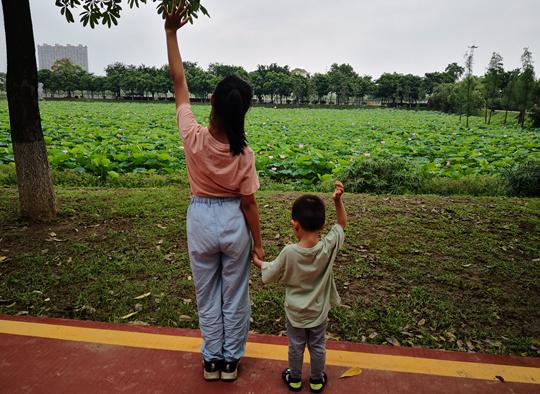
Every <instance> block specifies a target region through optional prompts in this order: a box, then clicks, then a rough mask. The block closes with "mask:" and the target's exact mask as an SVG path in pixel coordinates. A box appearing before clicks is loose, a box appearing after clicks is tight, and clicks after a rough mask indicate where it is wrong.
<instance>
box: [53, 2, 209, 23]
mask: <svg viewBox="0 0 540 394" xmlns="http://www.w3.org/2000/svg"><path fill="white" fill-rule="evenodd" d="M149 1H150V2H152V3H158V4H157V12H158V14H159V15H161V16H162V17H164V14H165V10H167V9H171V7H172V6H173V0H124V1H123V0H56V2H55V4H56V6H57V7H59V8H60V13H61V14H62V15H64V16H65V17H66V20H67V21H68V22H70V23H73V22H75V18H74V16H73V13H74V12H75V13H76V12H79V16H80V21H81V22H82V24H83V26H87V25H88V24H90V27H91V28H92V29H93V28H94V27H95V26H96V25H99V23H100V22H101V23H102V24H103V25H107V26H108V27H111V26H112V25H113V24H114V25H118V19H120V13H121V12H122V9H123V8H122V3H124V4H125V3H126V2H127V4H128V6H129V8H134V7H137V8H139V4H147V3H148V2H149ZM177 2H178V3H180V5H182V4H185V5H187V7H188V12H187V15H188V18H189V22H190V23H193V19H196V18H198V17H199V13H202V14H203V15H206V16H208V17H210V14H209V13H208V11H207V9H206V8H205V7H204V6H203V5H202V4H201V2H200V0H178V1H177Z"/></svg>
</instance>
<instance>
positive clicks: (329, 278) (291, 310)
mask: <svg viewBox="0 0 540 394" xmlns="http://www.w3.org/2000/svg"><path fill="white" fill-rule="evenodd" d="M343 192H344V188H343V184H342V183H341V182H339V181H337V182H336V190H335V192H334V195H333V199H334V204H335V206H336V217H337V220H336V221H337V224H335V225H334V226H333V227H332V229H331V230H330V232H329V233H328V234H327V235H326V236H325V237H324V238H322V239H321V238H320V236H319V232H320V231H321V230H322V228H323V227H324V222H325V207H324V203H323V201H322V200H321V199H320V198H319V197H317V196H314V195H309V194H306V195H303V196H301V197H299V198H298V199H297V200H296V201H295V202H294V204H293V207H292V220H291V224H292V227H293V229H294V233H295V235H296V237H297V238H298V243H297V244H290V245H287V246H285V247H284V248H283V250H282V251H281V253H280V254H279V256H278V257H277V258H276V259H275V260H274V261H271V262H264V261H262V260H260V259H259V258H257V257H256V256H254V257H253V261H254V263H255V265H257V266H258V267H259V268H262V280H263V282H264V283H270V282H279V283H282V284H284V285H285V314H286V316H287V336H288V337H289V368H286V369H285V370H284V371H283V373H282V377H283V381H284V382H285V384H286V385H287V386H288V387H289V389H290V390H292V391H300V389H301V388H302V363H303V359H304V348H305V346H306V344H307V346H308V349H309V354H310V357H311V376H310V379H309V385H310V389H311V391H312V392H315V393H320V392H321V391H322V390H323V389H324V387H325V386H326V382H327V380H328V378H327V376H326V373H325V372H324V365H325V355H326V346H325V334H326V326H327V323H328V311H329V310H330V307H332V306H336V305H339V303H340V298H339V295H338V293H337V289H336V284H335V283H334V275H333V273H332V268H333V265H334V260H335V259H336V255H337V252H338V249H339V248H340V247H341V246H342V245H343V239H344V237H345V235H344V233H343V229H344V228H345V225H346V224H347V214H346V212H345V206H344V205H343V201H342V200H341V196H342V194H343Z"/></svg>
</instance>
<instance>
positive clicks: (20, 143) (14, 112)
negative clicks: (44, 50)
mask: <svg viewBox="0 0 540 394" xmlns="http://www.w3.org/2000/svg"><path fill="white" fill-rule="evenodd" d="M2 7H3V10H4V26H5V29H6V49H7V97H8V107H9V121H10V126H11V141H12V143H13V153H14V156H15V168H16V172H17V185H18V189H19V202H20V206H21V213H22V215H23V216H27V217H29V218H31V219H34V220H39V219H50V218H53V217H54V216H56V201H55V197H54V192H53V186H52V179H51V170H50V167H49V161H48V160H47V150H46V148H45V142H44V140H43V131H42V129H41V118H40V115H39V106H38V92H37V66H36V54H35V45H34V33H33V31H32V17H31V14H30V4H29V0H2Z"/></svg>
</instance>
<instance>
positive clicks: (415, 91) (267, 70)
mask: <svg viewBox="0 0 540 394" xmlns="http://www.w3.org/2000/svg"><path fill="white" fill-rule="evenodd" d="M473 49H474V48H473ZM473 49H471V50H470V52H468V53H467V55H466V61H465V64H464V66H461V65H459V64H457V63H451V64H449V65H448V66H447V67H446V69H445V70H444V71H436V72H431V73H426V74H425V75H424V76H418V75H412V74H399V73H384V74H382V75H381V76H380V77H379V78H378V79H376V80H374V79H373V78H372V77H371V76H369V75H359V74H358V73H357V72H356V71H355V70H354V69H353V67H352V66H351V65H349V64H333V65H332V66H331V67H330V70H329V71H328V72H326V73H315V74H309V73H308V72H307V71H306V70H303V69H298V68H297V69H292V70H291V69H290V68H289V66H280V65H277V64H275V63H274V64H270V65H259V66H257V69H256V70H254V71H251V72H248V71H246V70H245V69H244V68H242V67H240V66H233V65H226V64H219V63H213V64H210V65H209V67H208V68H207V69H203V68H202V67H200V66H198V65H197V63H193V62H185V63H184V66H185V70H186V75H187V79H188V84H189V89H190V93H191V94H192V96H193V98H195V99H198V100H200V101H206V100H208V98H209V95H210V94H211V92H212V91H213V89H214V86H215V85H216V83H217V82H218V81H219V80H220V79H221V78H223V77H224V76H226V75H228V74H231V73H237V74H239V75H240V76H242V77H243V78H245V79H247V80H248V81H249V82H250V83H251V85H252V86H253V90H254V94H255V97H256V100H257V102H259V103H272V104H332V105H333V104H337V105H365V104H368V103H369V102H370V101H372V100H373V101H375V104H379V103H380V104H382V105H386V106H391V107H415V106H418V105H419V104H420V103H421V104H422V105H424V106H427V107H429V108H432V109H434V110H439V111H443V112H449V113H457V114H460V115H461V114H462V115H464V116H466V117H467V119H468V116H470V115H475V114H476V115H478V114H480V112H481V111H483V113H484V117H485V121H486V123H489V122H490V121H491V114H492V113H493V111H495V110H504V111H506V113H507V116H508V112H509V111H515V112H517V113H518V115H517V116H518V120H519V122H520V124H522V125H524V123H525V120H526V118H527V115H531V117H532V119H533V121H532V124H533V125H534V126H535V127H540V110H539V107H540V81H539V80H536V77H535V73H534V68H533V61H532V55H531V53H530V51H529V50H528V49H527V48H525V50H524V52H523V55H522V57H521V63H522V66H521V67H520V68H518V69H515V70H505V69H504V65H503V59H502V57H501V56H500V55H499V54H497V53H493V55H492V57H491V60H490V62H489V64H488V66H487V67H486V71H485V73H484V75H483V76H480V77H478V76H474V75H473V70H472V66H473V60H474V59H473V55H474V53H473ZM105 73H106V75H105V76H96V75H93V74H91V73H87V72H85V71H84V70H83V69H82V68H80V67H79V66H77V65H74V64H72V63H71V62H70V61H69V60H67V59H63V60H59V61H57V62H56V63H55V64H54V66H53V67H52V69H51V70H40V71H39V72H38V79H39V82H41V83H42V84H43V88H44V93H45V94H46V95H50V96H56V97H90V98H96V97H100V98H116V99H121V98H123V99H133V100H137V99H139V100H140V99H167V98H170V97H171V96H172V93H171V92H172V90H173V87H172V84H171V81H170V78H169V69H168V66H163V67H147V66H144V65H141V66H134V65H125V64H122V63H114V64H111V65H109V66H107V68H106V69H105ZM2 80H3V78H2V76H1V75H0V88H1V83H2ZM505 118H506V117H505ZM505 121H506V119H505Z"/></svg>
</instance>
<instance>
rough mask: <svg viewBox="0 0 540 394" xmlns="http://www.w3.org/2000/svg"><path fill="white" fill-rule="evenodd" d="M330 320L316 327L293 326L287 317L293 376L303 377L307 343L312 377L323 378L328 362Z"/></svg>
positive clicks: (296, 377)
mask: <svg viewBox="0 0 540 394" xmlns="http://www.w3.org/2000/svg"><path fill="white" fill-rule="evenodd" d="M327 325H328V320H325V321H324V322H323V323H321V324H320V325H318V326H316V327H312V328H297V327H293V326H292V325H291V323H290V322H289V319H287V336H288V337H289V368H290V369H291V378H293V379H299V378H301V377H302V364H303V363H304V349H305V347H306V345H307V347H308V349H309V355H310V363H311V378H312V379H322V376H323V375H322V373H323V372H324V365H325V362H326V338H325V334H326V326H327Z"/></svg>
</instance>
